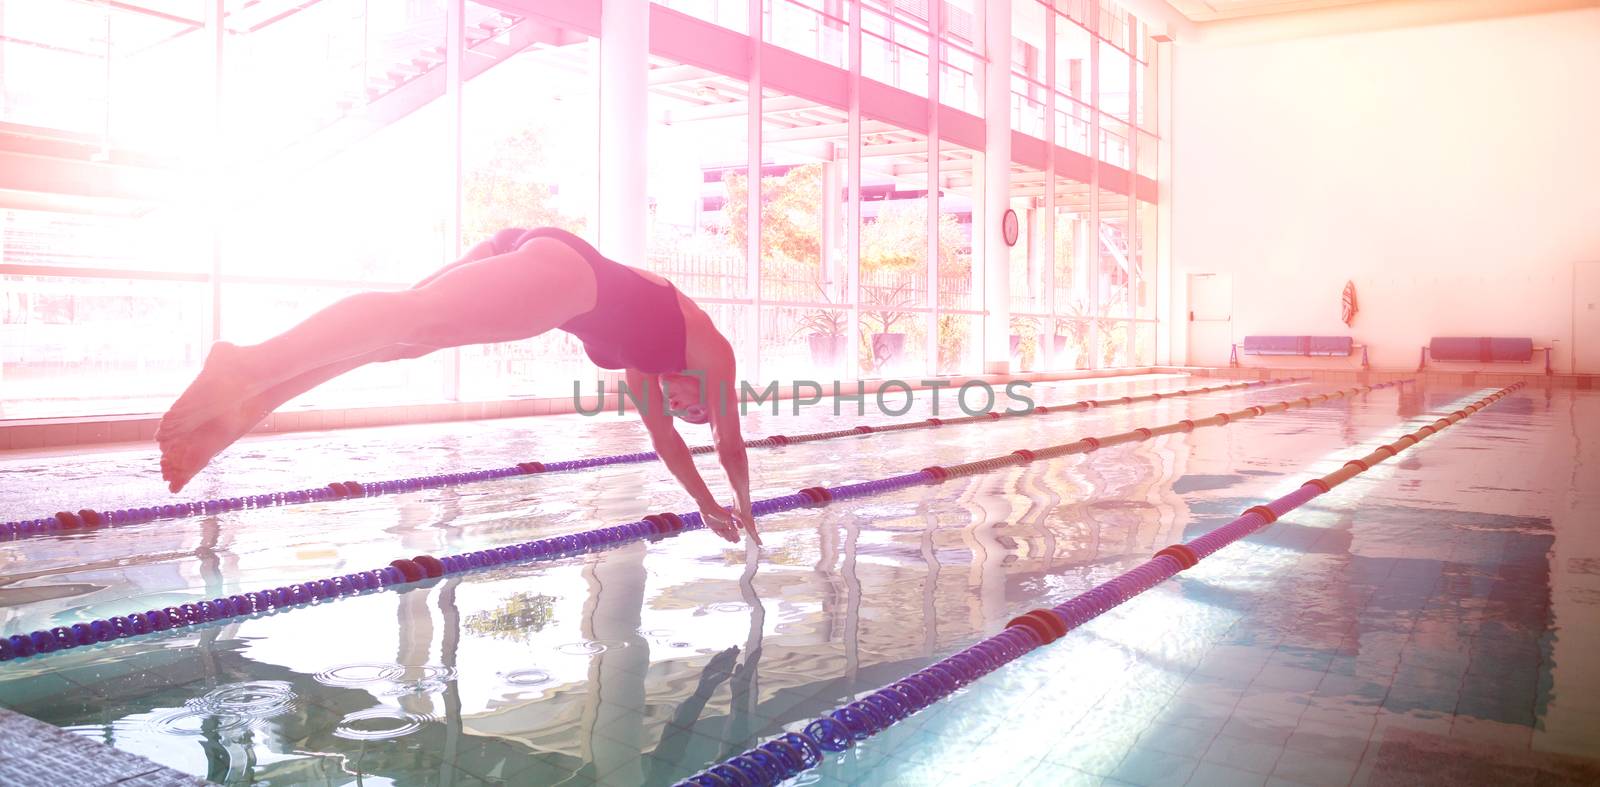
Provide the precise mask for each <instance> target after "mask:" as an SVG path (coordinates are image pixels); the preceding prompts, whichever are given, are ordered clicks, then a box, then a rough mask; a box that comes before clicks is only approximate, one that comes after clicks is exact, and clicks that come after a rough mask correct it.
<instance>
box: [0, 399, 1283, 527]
mask: <svg viewBox="0 0 1600 787" xmlns="http://www.w3.org/2000/svg"><path fill="white" fill-rule="evenodd" d="M1309 379H1311V378H1309V377H1283V378H1276V379H1271V380H1255V381H1250V382H1242V383H1233V384H1231V385H1216V386H1212V387H1210V388H1193V389H1187V388H1186V389H1183V390H1179V391H1169V392H1165V393H1150V394H1144V395H1141V396H1124V397H1122V398H1120V399H1111V400H1106V401H1096V400H1092V399H1090V400H1085V401H1081V402H1073V403H1071V404H1065V405H1054V406H1046V405H1041V406H1039V407H1035V408H1034V409H1033V410H1031V411H1027V412H1019V413H1008V414H1005V415H1003V416H1002V414H1000V413H995V412H990V413H985V414H980V415H974V416H968V417H963V418H927V419H919V420H915V421H904V422H900V423H893V424H878V425H866V424H863V425H861V426H856V427H852V428H850V429H838V430H834V431H831V432H816V433H813V434H801V435H772V436H769V437H764V438H761V439H758V440H748V441H746V442H745V447H746V448H775V447H781V446H786V445H792V444H795V443H810V442H816V441H818V440H832V439H836V438H840V437H860V436H861V435H866V434H878V433H881V432H902V431H906V430H910V429H931V428H934V427H938V426H944V425H948V424H965V423H977V422H980V421H984V422H987V421H995V420H999V419H1000V418H1002V417H1008V418H1018V417H1023V416H1028V415H1047V414H1049V413H1063V412H1071V411H1081V410H1091V409H1094V408H1096V407H1104V406H1106V405H1111V404H1132V403H1135V402H1146V401H1158V400H1161V399H1168V398H1172V397H1176V396H1195V395H1199V394H1208V393H1216V392H1218V391H1231V390H1238V389H1243V388H1253V387H1257V386H1272V385H1287V384H1291V383H1296V382H1300V381H1303V380H1309ZM715 450H716V446H711V445H699V446H695V447H693V448H690V449H689V453H691V454H707V453H711V452H713V451H715ZM656 458H657V457H656V452H654V451H640V452H637V453H631V454H615V455H612V456H596V457H590V458H588V459H569V460H563V461H559V462H519V463H517V464H516V465H514V466H511V467H496V468H489V469H484V470H469V471H466V472H462V473H444V474H440V475H429V476H417V477H415V478H402V479H398V480H394V481H368V482H366V483H361V482H358V481H335V482H334V483H331V484H328V485H327V486H325V487H317V488H314V489H294V490H290V491H287V492H266V493H262V494H256V495H246V496H244V497H226V498H215V499H210V500H196V501H191V502H187V503H163V504H160V505H153V506H140V507H135V508H126V509H119V510H115V511H98V510H95V509H92V508H85V509H81V510H79V511H76V512H74V511H57V512H56V513H54V514H52V515H50V516H45V517H39V518H38V519H28V520H19V521H14V522H3V523H0V541H8V540H15V539H19V538H28V537H31V536H39V535H55V534H59V533H64V532H77V531H84V530H94V529H97V528H101V527H106V526H111V527H116V526H120V525H134V524H143V523H145V522H152V521H155V520H158V519H183V518H186V517H192V516H205V515H209V514H220V513H223V512H226V511H238V510H241V509H245V508H268V507H273V506H284V505H296V504H301V503H321V502H325V501H329V500H344V499H350V498H358V497H376V496H378V495H384V494H395V493H404V492H415V491H418V490H422V489H436V488H439V487H444V486H457V485H460V484H472V483H478V482H482V481H493V480H498V479H502V478H514V477H518V476H525V475H537V474H540V473H556V472H567V471H573V470H587V469H589V468H593V467H604V466H608V465H618V464H632V463H637V462H649V461H654V460H655V459H656Z"/></svg>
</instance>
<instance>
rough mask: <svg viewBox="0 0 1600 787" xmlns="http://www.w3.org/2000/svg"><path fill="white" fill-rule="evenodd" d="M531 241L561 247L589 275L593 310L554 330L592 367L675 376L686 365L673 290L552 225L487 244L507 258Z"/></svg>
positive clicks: (498, 236) (505, 233) (502, 235)
mask: <svg viewBox="0 0 1600 787" xmlns="http://www.w3.org/2000/svg"><path fill="white" fill-rule="evenodd" d="M534 238H554V239H556V240H558V241H561V242H562V243H565V244H566V245H567V247H568V248H571V249H572V250H573V251H576V252H577V253H578V255H579V256H580V257H583V259H584V261H585V262H587V263H589V268H590V269H591V270H593V271H594V308H593V309H590V310H589V311H587V312H585V313H583V314H580V315H578V316H577V317H573V318H572V319H570V320H567V321H566V322H564V323H562V324H561V325H560V326H559V327H560V328H561V330H563V331H566V332H567V333H570V334H572V335H573V336H576V337H578V339H580V340H581V341H582V342H583V351H584V352H586V353H588V355H589V360H591V361H594V363H595V365H596V366H599V367H600V368H602V369H636V370H638V371H641V372H646V373H649V374H670V373H674V372H681V371H683V370H684V368H685V367H687V366H688V362H687V361H686V360H685V358H684V354H685V352H686V347H685V338H684V325H683V308H682V307H681V306H680V305H679V303H678V289H677V288H676V287H673V286H672V285H671V284H667V285H665V286H663V285H660V284H656V283H655V282H653V281H650V280H649V279H646V278H645V277H643V276H640V275H639V272H638V271H635V270H634V269H632V268H629V267H628V266H626V265H623V264H621V263H618V262H614V261H612V260H609V259H607V258H605V257H603V256H601V254H600V252H599V251H597V250H596V249H595V248H594V247H593V246H590V245H589V244H588V243H587V242H585V241H584V240H583V239H582V238H580V237H578V236H576V235H573V234H572V233H570V232H567V231H566V230H562V229H557V228H555V227H540V228H539V229H533V230H523V229H504V230H501V231H499V232H497V233H495V236H494V238H493V239H492V240H491V241H490V243H491V244H492V245H493V246H494V252H495V253H496V254H509V253H510V252H513V251H516V250H517V249H519V248H521V247H522V245H523V244H524V243H527V242H528V241H530V240H533V239H534Z"/></svg>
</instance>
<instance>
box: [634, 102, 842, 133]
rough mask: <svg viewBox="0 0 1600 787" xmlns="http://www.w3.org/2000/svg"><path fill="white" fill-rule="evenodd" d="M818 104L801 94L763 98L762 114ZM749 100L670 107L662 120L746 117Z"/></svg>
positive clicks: (692, 120)
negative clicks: (802, 96)
mask: <svg viewBox="0 0 1600 787" xmlns="http://www.w3.org/2000/svg"><path fill="white" fill-rule="evenodd" d="M813 106H816V102H814V101H810V100H808V99H804V98H800V97H799V96H776V97H773V98H766V99H762V101H761V112H762V114H768V113H774V112H794V111H796V110H801V109H808V108H810V107H813ZM749 112H750V105H749V103H748V102H746V101H743V100H740V101H724V102H722V103H718V104H706V105H705V106H699V107H685V108H682V109H669V110H667V111H665V112H663V113H661V122H663V123H665V124H667V125H669V126H670V125H673V124H674V123H691V122H694V121H696V120H718V119H722V118H735V117H744V116H745V115H747V114H749Z"/></svg>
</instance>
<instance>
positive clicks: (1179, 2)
mask: <svg viewBox="0 0 1600 787" xmlns="http://www.w3.org/2000/svg"><path fill="white" fill-rule="evenodd" d="M1380 1H1381V0H1167V2H1168V3H1169V4H1171V5H1172V7H1173V8H1175V9H1177V10H1178V12H1179V13H1181V14H1183V15H1184V16H1186V17H1188V18H1189V20H1190V21H1194V22H1215V21H1218V20H1222V19H1239V18H1241V17H1247V16H1263V15H1266V14H1283V13H1291V12H1294V11H1310V10H1314V9H1318V8H1332V7H1335V6H1350V5H1370V4H1372V3H1375V2H1380Z"/></svg>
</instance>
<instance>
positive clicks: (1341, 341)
mask: <svg viewBox="0 0 1600 787" xmlns="http://www.w3.org/2000/svg"><path fill="white" fill-rule="evenodd" d="M1241 346H1242V347H1243V348H1244V354H1245V355H1298V356H1313V357H1346V358H1348V357H1350V356H1352V355H1355V351H1356V348H1357V347H1360V348H1361V368H1363V369H1370V368H1371V365H1370V364H1369V363H1368V362H1367V346H1366V345H1365V344H1356V343H1355V340H1354V339H1352V338H1350V337H1349V336H1246V337H1244V344H1243V345H1238V344H1235V345H1233V354H1232V355H1231V356H1230V357H1229V359H1228V363H1229V365H1231V366H1238V365H1239V348H1240V347H1241Z"/></svg>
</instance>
